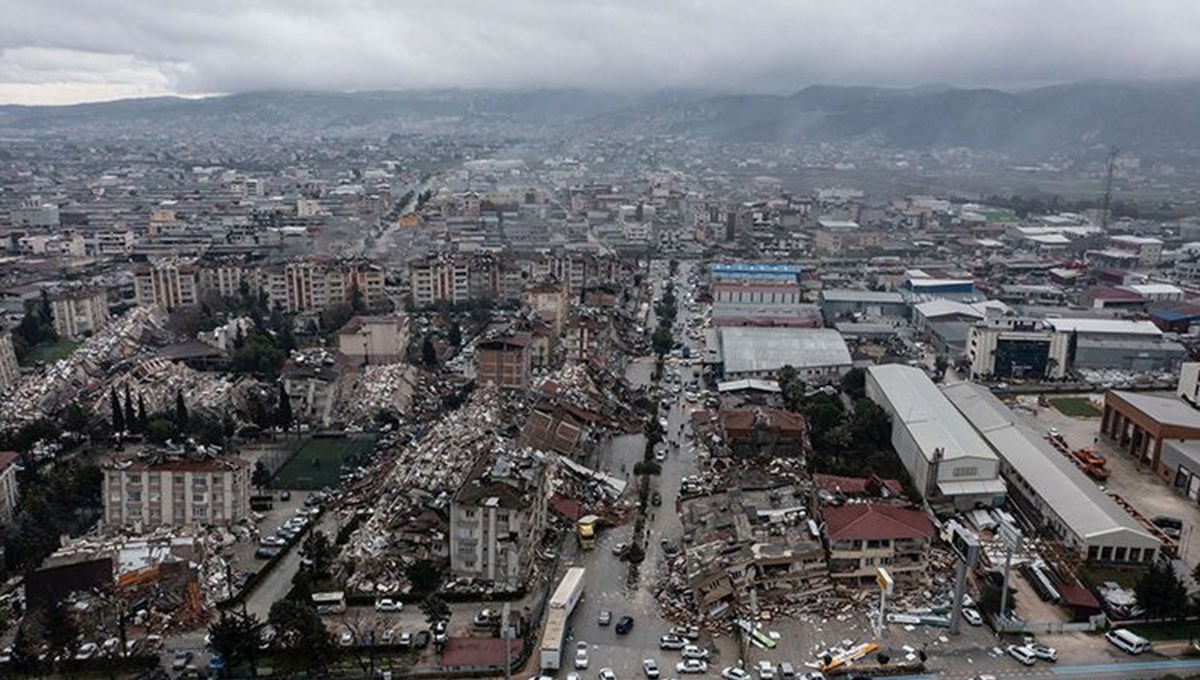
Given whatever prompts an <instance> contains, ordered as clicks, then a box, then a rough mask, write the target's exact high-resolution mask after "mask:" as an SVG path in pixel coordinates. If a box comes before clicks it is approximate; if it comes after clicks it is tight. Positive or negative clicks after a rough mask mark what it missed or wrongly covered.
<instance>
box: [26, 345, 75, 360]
mask: <svg viewBox="0 0 1200 680" xmlns="http://www.w3.org/2000/svg"><path fill="white" fill-rule="evenodd" d="M76 347H79V343H78V342H74V341H71V340H59V341H58V342H56V343H54V344H51V345H38V346H37V347H34V348H33V358H34V360H35V361H41V362H44V363H47V364H52V363H54V362H56V361H58V360H59V359H66V358H67V357H69V356H71V352H74V351H75V348H76Z"/></svg>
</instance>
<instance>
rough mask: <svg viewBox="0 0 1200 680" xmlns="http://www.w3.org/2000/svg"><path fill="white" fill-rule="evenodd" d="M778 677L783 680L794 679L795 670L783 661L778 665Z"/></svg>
mask: <svg viewBox="0 0 1200 680" xmlns="http://www.w3.org/2000/svg"><path fill="white" fill-rule="evenodd" d="M779 677H781V678H784V680H792V679H793V678H795V677H796V668H795V667H794V666H792V664H790V663H788V662H786V661H784V662H783V663H781V664H779Z"/></svg>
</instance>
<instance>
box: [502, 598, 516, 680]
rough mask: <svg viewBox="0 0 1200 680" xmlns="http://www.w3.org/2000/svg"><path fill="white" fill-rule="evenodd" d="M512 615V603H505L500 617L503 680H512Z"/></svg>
mask: <svg viewBox="0 0 1200 680" xmlns="http://www.w3.org/2000/svg"><path fill="white" fill-rule="evenodd" d="M511 613H512V603H510V602H505V603H504V609H503V613H502V614H501V615H500V637H501V639H503V640H504V680H512V639H513V630H512V623H511V622H510V621H509V616H510V615H511Z"/></svg>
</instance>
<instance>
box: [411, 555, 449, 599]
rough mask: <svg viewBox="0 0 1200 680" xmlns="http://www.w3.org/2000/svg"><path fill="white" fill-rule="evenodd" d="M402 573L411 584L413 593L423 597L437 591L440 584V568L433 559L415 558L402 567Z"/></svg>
mask: <svg viewBox="0 0 1200 680" xmlns="http://www.w3.org/2000/svg"><path fill="white" fill-rule="evenodd" d="M404 575H405V576H407V577H408V582H409V583H410V584H412V591H413V595H415V596H417V597H424V596H425V595H428V594H429V593H435V592H437V589H438V588H439V587H440V586H441V585H442V570H441V568H439V567H438V565H437V564H436V563H435V562H434V561H433V560H425V559H421V560H417V561H415V562H413V563H412V564H410V565H408V566H407V567H405V569H404Z"/></svg>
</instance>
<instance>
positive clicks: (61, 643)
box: [42, 601, 79, 656]
mask: <svg viewBox="0 0 1200 680" xmlns="http://www.w3.org/2000/svg"><path fill="white" fill-rule="evenodd" d="M42 633H43V635H42V636H43V637H44V638H45V641H46V645H47V646H48V647H49V651H50V655H51V656H54V655H57V654H73V653H74V652H75V645H76V644H77V642H78V640H79V624H78V623H76V622H75V619H74V618H73V617H72V616H71V612H70V611H69V610H68V609H67V604H66V602H63V601H60V602H56V603H55V604H53V605H51V606H50V607H49V608H48V609H47V610H46V614H45V620H44V621H43V622H42Z"/></svg>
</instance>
